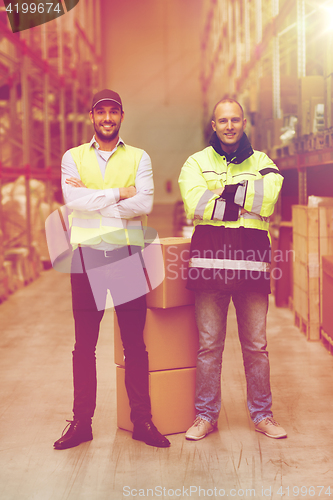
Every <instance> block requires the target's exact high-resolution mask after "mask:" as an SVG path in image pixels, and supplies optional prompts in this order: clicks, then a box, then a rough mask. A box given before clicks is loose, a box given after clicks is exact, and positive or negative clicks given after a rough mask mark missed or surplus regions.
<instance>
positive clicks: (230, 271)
mask: <svg viewBox="0 0 333 500" xmlns="http://www.w3.org/2000/svg"><path fill="white" fill-rule="evenodd" d="M243 144H244V145H245V146H246V148H248V149H245V148H244V149H243V151H244V150H245V151H248V153H247V154H245V156H244V153H243V151H241V152H240V153H238V157H237V156H235V159H234V160H235V161H234V163H233V160H231V162H227V160H226V157H225V156H223V154H219V153H218V152H217V151H216V149H215V148H214V147H212V146H209V147H207V148H205V149H204V150H202V151H200V152H198V153H195V154H194V155H192V156H190V157H189V158H188V159H187V161H186V162H185V164H184V166H183V167H182V170H181V173H180V176H179V187H180V191H181V194H182V198H183V201H184V206H185V212H186V215H187V218H188V219H193V221H194V225H195V231H194V234H193V236H192V242H191V252H190V261H189V273H188V288H190V289H194V290H195V289H197V290H202V289H218V290H231V289H232V290H235V289H237V288H238V287H239V289H242V290H257V291H263V292H265V293H266V292H267V293H269V271H270V260H271V255H270V240H269V233H268V229H269V216H270V215H272V213H273V211H274V205H275V203H276V201H277V199H278V196H279V193H280V190H281V186H282V183H283V177H282V175H281V174H280V172H279V170H278V168H277V167H276V165H275V164H274V163H273V161H272V160H270V158H268V156H267V155H266V154H265V153H262V152H260V151H253V150H252V148H251V146H250V143H249V142H248V139H247V137H246V136H245V134H244V138H243ZM242 153H243V155H242ZM235 155H237V152H236V153H235ZM222 187H223V188H224V191H223V193H222V195H221V196H220V195H218V194H215V193H213V190H215V189H218V188H222ZM242 209H244V210H246V212H244V213H243V214H241V210H242Z"/></svg>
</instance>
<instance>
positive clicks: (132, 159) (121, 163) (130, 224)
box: [69, 143, 147, 247]
mask: <svg viewBox="0 0 333 500" xmlns="http://www.w3.org/2000/svg"><path fill="white" fill-rule="evenodd" d="M70 151H71V155H72V157H73V160H74V162H75V164H76V166H77V169H78V172H79V174H80V178H81V180H82V182H83V184H84V185H85V186H86V187H87V188H90V189H109V188H119V187H129V186H134V185H135V177H136V173H137V170H138V166H139V163H140V160H141V158H142V154H143V150H142V149H138V148H134V147H132V146H128V145H125V144H120V145H119V146H118V148H117V150H116V151H115V152H114V153H113V154H112V156H111V157H110V159H109V161H108V163H107V166H106V170H105V176H104V179H103V177H102V174H101V171H100V168H99V165H98V161H97V158H96V152H95V151H94V148H93V147H92V146H90V144H89V143H87V144H82V145H81V146H78V147H76V148H73V149H71V150H70ZM146 221H147V216H146V215H142V216H139V217H135V218H133V219H120V218H115V217H104V216H102V215H101V214H100V213H99V212H98V211H94V212H89V211H86V212H85V211H82V210H74V211H73V212H72V213H71V214H70V216H69V224H70V226H71V244H72V245H73V247H76V246H77V245H79V244H82V245H98V244H99V243H101V241H102V240H103V241H105V242H106V243H110V244H112V245H121V246H125V245H139V246H142V247H143V246H144V238H143V232H142V226H143V225H146Z"/></svg>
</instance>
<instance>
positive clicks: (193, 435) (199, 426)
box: [185, 417, 215, 441]
mask: <svg viewBox="0 0 333 500" xmlns="http://www.w3.org/2000/svg"><path fill="white" fill-rule="evenodd" d="M214 430H215V427H214V426H213V425H212V424H211V423H210V422H208V420H205V419H204V418H201V417H196V419H195V420H194V422H193V425H192V426H191V427H190V428H189V429H188V431H187V432H186V434H185V438H186V439H192V440H193V441H198V439H202V438H204V437H205V436H207V434H209V433H210V432H213V431H214Z"/></svg>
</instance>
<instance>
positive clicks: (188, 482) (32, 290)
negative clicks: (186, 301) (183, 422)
mask: <svg viewBox="0 0 333 500" xmlns="http://www.w3.org/2000/svg"><path fill="white" fill-rule="evenodd" d="M0 322H1V336H0V356H1V364H0V383H1V390H2V397H1V403H0V404H1V421H0V436H1V438H0V439H1V445H0V498H1V499H3V500H65V499H66V500H77V499H79V500H83V499H89V500H90V499H91V500H114V499H116V500H118V499H122V498H135V497H136V496H138V497H150V498H152V497H158V498H172V497H173V498H176V497H178V498H179V497H180V498H182V497H183V498H188V497H191V498H195V499H197V498H203V497H205V496H206V497H211V498H220V497H222V496H223V495H224V496H225V497H226V496H229V497H234V498H272V499H281V498H290V497H293V498H297V497H299V498H308V499H310V498H319V497H320V498H329V490H328V487H329V486H331V493H333V480H332V477H333V470H332V469H333V465H332V464H333V447H332V442H333V425H332V414H333V358H332V357H331V355H330V354H329V353H328V352H327V351H326V350H325V348H324V347H323V346H322V344H321V343H319V342H312V343H309V342H307V341H306V339H305V337H304V336H303V334H302V333H300V331H299V330H298V329H297V328H296V327H294V326H293V315H292V313H291V311H289V310H287V309H277V308H275V306H274V302H273V301H272V303H271V307H270V311H269V317H268V342H269V352H270V360H271V384H272V391H273V402H274V406H273V410H274V416H275V418H276V419H277V420H278V421H279V422H280V423H281V424H282V425H283V426H284V427H285V428H286V430H287V431H288V438H287V439H282V440H273V439H270V438H268V437H266V436H264V435H262V434H259V433H257V432H255V431H254V428H253V425H252V423H251V421H250V419H249V416H248V413H247V409H246V399H245V397H246V394H245V392H246V391H245V379H244V373H243V367H242V360H241V353H240V347H239V342H238V339H237V330H236V320H235V316H234V311H233V309H231V310H230V320H229V324H228V336H227V337H228V339H227V346H226V351H225V355H224V366H223V373H222V377H223V409H222V412H221V416H220V420H219V429H218V431H217V432H214V433H212V434H210V435H209V436H208V437H207V438H205V439H204V440H202V441H199V442H191V441H186V440H185V439H184V434H177V435H171V436H170V441H171V447H170V448H168V449H157V448H152V447H149V446H147V445H145V444H144V443H141V442H137V441H134V440H132V439H131V434H130V433H129V432H126V431H123V430H119V429H117V425H116V404H115V400H116V392H115V366H114V363H113V336H112V325H113V316H112V312H111V310H108V311H107V313H106V314H105V317H104V319H103V323H102V328H101V336H100V341H99V344H98V352H97V359H98V379H99V384H98V402H97V410H96V414H95V418H94V421H93V431H94V440H93V441H91V442H90V443H84V444H81V445H80V446H79V447H77V448H74V449H70V450H65V451H55V450H54V449H53V446H52V445H53V441H54V440H56V439H57V438H59V437H60V434H61V432H62V430H63V428H64V426H65V425H66V422H65V420H66V419H70V418H71V405H72V380H71V377H72V375H71V350H72V345H73V321H72V314H71V302H70V288H69V278H68V276H67V275H63V274H59V273H57V272H56V271H54V270H49V271H44V272H43V273H42V275H41V276H40V277H39V278H38V279H37V280H36V281H35V282H33V283H32V284H30V285H29V286H27V287H25V288H24V289H22V290H20V291H18V292H16V293H15V294H14V295H12V296H11V297H10V298H9V299H8V300H7V301H6V302H4V303H3V304H1V305H0ZM281 487H282V488H281ZM293 487H294V489H293ZM301 487H303V489H302V490H301ZM310 487H312V488H310ZM321 487H323V488H321ZM164 488H165V489H164ZM199 488H201V491H199ZM288 488H289V489H288ZM297 488H299V490H297ZM163 489H164V490H163Z"/></svg>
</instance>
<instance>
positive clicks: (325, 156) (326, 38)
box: [201, 0, 333, 350]
mask: <svg viewBox="0 0 333 500" xmlns="http://www.w3.org/2000/svg"><path fill="white" fill-rule="evenodd" d="M205 13H206V14H205V26H204V30H203V34H202V43H201V50H202V66H201V86H202V102H203V108H202V114H203V126H204V130H205V132H206V138H207V141H208V138H209V136H210V133H211V126H210V121H211V115H210V113H211V110H212V108H213V106H214V104H215V103H216V102H217V101H218V100H219V99H221V98H223V97H226V96H229V97H233V98H235V99H237V100H238V101H239V102H240V103H241V104H242V106H243V108H244V110H245V115H246V118H247V128H246V133H247V134H248V135H249V137H250V140H251V143H252V145H253V147H254V148H255V149H259V150H263V151H265V152H266V153H267V154H268V155H269V156H270V157H271V158H272V159H273V160H274V161H275V163H276V164H277V165H278V166H279V168H280V170H281V172H282V173H283V175H284V177H285V179H284V184H283V188H282V192H281V196H280V199H279V202H278V204H277V207H276V211H275V214H274V215H273V216H272V218H271V235H272V243H273V250H274V251H275V250H279V249H283V252H284V255H285V256H287V255H292V256H293V258H292V260H293V262H284V263H282V264H281V265H280V264H279V263H274V265H275V266H279V265H280V269H281V270H282V271H283V272H282V278H281V279H280V280H279V281H276V282H275V283H273V287H272V288H273V289H274V293H275V301H276V303H277V305H286V306H288V305H289V306H290V307H292V308H293V311H294V315H295V322H296V324H297V325H298V326H299V327H300V330H301V331H303V332H304V333H305V334H306V337H307V338H308V339H309V340H318V339H320V338H321V339H322V341H323V342H324V343H325V345H326V346H327V347H329V349H330V350H332V346H333V331H332V327H329V325H330V324H332V321H331V322H330V321H329V318H331V316H329V314H331V309H332V308H331V307H328V304H329V302H330V301H329V299H328V297H329V295H328V294H329V293H332V287H333V284H332V283H333V272H332V264H331V260H330V259H332V255H333V246H332V239H333V220H332V218H331V215H332V212H331V207H330V201H332V202H333V199H332V198H331V197H332V192H333V191H332V186H333V84H332V82H333V80H332V78H333V50H332V46H333V10H332V5H331V2H327V1H325V0H319V1H318V2H315V3H309V2H306V1H305V0H292V1H289V0H272V2H263V1H261V0H259V1H256V2H252V1H251V0H244V1H243V2H240V1H236V2H235V1H232V0H206V2H205ZM329 198H331V200H329ZM313 205H316V206H313ZM273 255H274V254H273ZM276 275H278V273H276ZM330 297H332V295H331V296H330ZM330 300H331V298H330ZM327 330H329V331H327Z"/></svg>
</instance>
